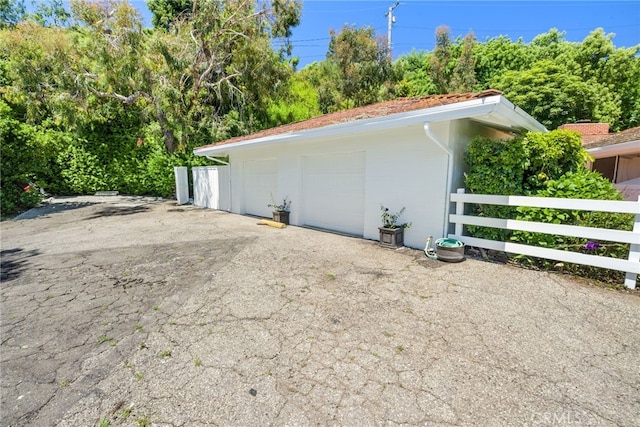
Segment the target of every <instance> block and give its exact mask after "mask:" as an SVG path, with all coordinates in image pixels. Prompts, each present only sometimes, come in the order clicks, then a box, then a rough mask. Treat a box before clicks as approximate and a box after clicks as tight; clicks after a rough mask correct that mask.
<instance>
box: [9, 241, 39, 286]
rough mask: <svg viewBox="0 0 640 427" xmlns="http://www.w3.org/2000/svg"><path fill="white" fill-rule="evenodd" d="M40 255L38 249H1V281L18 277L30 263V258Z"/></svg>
mask: <svg viewBox="0 0 640 427" xmlns="http://www.w3.org/2000/svg"><path fill="white" fill-rule="evenodd" d="M36 255H40V251H38V250H30V251H25V250H24V249H21V248H14V249H6V250H4V251H0V282H2V283H4V282H6V281H9V280H13V279H17V278H18V277H20V275H21V274H22V272H23V271H24V270H25V268H26V267H27V266H28V264H29V260H28V258H31V257H34V256H36Z"/></svg>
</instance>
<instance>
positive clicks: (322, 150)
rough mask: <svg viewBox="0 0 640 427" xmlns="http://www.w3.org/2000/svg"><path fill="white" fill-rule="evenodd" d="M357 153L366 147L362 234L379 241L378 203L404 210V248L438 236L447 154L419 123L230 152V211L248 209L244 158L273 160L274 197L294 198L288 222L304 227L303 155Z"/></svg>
mask: <svg viewBox="0 0 640 427" xmlns="http://www.w3.org/2000/svg"><path fill="white" fill-rule="evenodd" d="M434 131H435V132H436V133H437V134H438V135H440V136H442V137H443V138H444V139H447V138H448V132H449V126H448V124H441V125H436V126H435V127H434ZM356 151H364V152H365V156H366V172H365V196H364V200H365V201H364V203H365V217H364V238H367V239H372V240H378V237H379V236H378V227H379V226H380V225H381V220H380V204H381V203H382V204H384V205H385V206H387V207H389V208H390V209H391V210H392V211H396V210H400V209H401V208H402V207H405V208H406V210H405V213H404V215H403V216H402V218H401V220H402V222H412V223H413V226H412V227H411V228H410V229H408V230H406V231H405V244H406V245H407V246H411V247H416V248H420V247H424V243H425V239H426V237H427V236H429V235H434V236H437V237H441V234H442V226H443V221H444V216H443V215H444V214H443V212H444V206H445V200H446V173H447V157H446V154H445V152H444V151H443V150H441V149H440V148H438V147H437V146H436V145H435V144H433V143H432V142H430V141H429V140H428V139H427V138H426V136H425V134H424V130H423V128H422V126H412V127H409V128H404V129H396V130H393V131H385V132H375V133H360V134H357V135H350V136H345V137H338V138H332V139H322V140H309V141H305V142H296V143H281V144H276V145H273V146H266V147H256V148H247V149H243V150H237V151H233V152H232V153H231V154H230V164H231V191H232V197H231V200H232V207H231V210H232V212H235V213H240V214H243V213H246V210H245V209H246V208H245V206H244V205H243V204H244V203H243V197H242V188H243V184H244V183H243V176H244V171H243V167H244V165H245V164H247V163H246V162H249V161H251V160H255V159H260V158H276V159H277V163H278V179H277V187H276V188H274V189H273V191H274V195H275V197H276V200H282V198H283V197H285V196H287V197H288V198H289V199H290V200H291V201H292V206H291V217H290V223H291V224H292V225H303V224H304V223H305V221H304V218H303V217H302V209H300V205H299V204H300V203H301V201H302V199H303V197H302V194H301V191H302V159H303V157H304V156H311V155H319V154H327V153H336V154H337V153H350V152H356ZM339 209H340V206H326V215H335V214H336V212H338V211H339Z"/></svg>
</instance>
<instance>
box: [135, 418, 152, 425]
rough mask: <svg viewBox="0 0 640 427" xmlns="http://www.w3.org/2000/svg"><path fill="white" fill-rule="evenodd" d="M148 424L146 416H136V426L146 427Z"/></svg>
mask: <svg viewBox="0 0 640 427" xmlns="http://www.w3.org/2000/svg"><path fill="white" fill-rule="evenodd" d="M149 425H151V423H150V421H149V418H147V417H142V418H138V427H147V426H149Z"/></svg>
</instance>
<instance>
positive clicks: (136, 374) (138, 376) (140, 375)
mask: <svg viewBox="0 0 640 427" xmlns="http://www.w3.org/2000/svg"><path fill="white" fill-rule="evenodd" d="M133 376H134V377H136V379H137V380H138V381H140V380H141V379H142V378H144V374H143V373H142V372H136V373H135V374H133Z"/></svg>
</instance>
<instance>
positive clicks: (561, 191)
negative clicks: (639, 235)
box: [511, 170, 633, 283]
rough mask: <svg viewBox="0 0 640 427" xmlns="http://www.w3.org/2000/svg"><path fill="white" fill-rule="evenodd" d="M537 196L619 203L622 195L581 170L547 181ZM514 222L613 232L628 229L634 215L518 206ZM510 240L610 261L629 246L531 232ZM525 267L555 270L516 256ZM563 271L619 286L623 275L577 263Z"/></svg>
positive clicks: (550, 264) (518, 233) (519, 233)
mask: <svg viewBox="0 0 640 427" xmlns="http://www.w3.org/2000/svg"><path fill="white" fill-rule="evenodd" d="M535 195H536V196H537V197H557V198H568V199H597V200H622V199H623V198H622V195H621V194H620V192H619V191H618V190H616V189H615V187H614V186H613V184H611V182H609V181H608V180H607V179H605V178H603V177H602V175H600V173H598V172H590V171H587V170H581V171H579V172H575V173H574V172H568V173H566V174H565V175H563V176H562V177H560V178H559V179H557V180H553V181H549V182H547V185H546V188H545V189H544V190H540V191H538V192H537V193H536V194H535ZM517 210H518V214H517V217H516V218H517V219H519V220H523V221H534V222H546V223H552V224H567V225H577V226H582V227H594V228H607V229H612V230H631V229H632V228H633V215H631V214H618V213H609V212H590V211H571V210H565V209H548V208H529V207H519V208H518V209H517ZM511 240H512V241H515V242H517V243H523V244H527V245H532V246H543V247H548V248H554V249H561V250H569V251H574V252H575V251H583V252H585V253H589V254H593V255H601V256H608V257H612V258H626V257H627V255H628V254H629V245H628V244H622V243H615V242H605V241H598V242H593V241H592V242H591V243H589V241H587V239H582V238H577V237H570V236H559V235H555V234H545V233H531V232H524V231H515V232H514V233H513V235H512V236H511ZM517 259H518V260H519V261H520V262H522V263H525V264H528V265H533V266H536V267H540V268H546V269H549V268H554V267H555V266H556V265H558V264H557V263H556V262H551V261H548V260H544V259H540V258H532V257H524V256H521V257H517ZM562 269H563V271H568V272H571V273H574V274H578V275H581V276H585V277H591V278H594V279H599V280H604V281H613V282H617V283H620V282H622V281H623V279H624V273H623V272H619V271H603V270H602V269H600V268H596V267H590V266H586V265H580V264H568V263H565V264H562Z"/></svg>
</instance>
